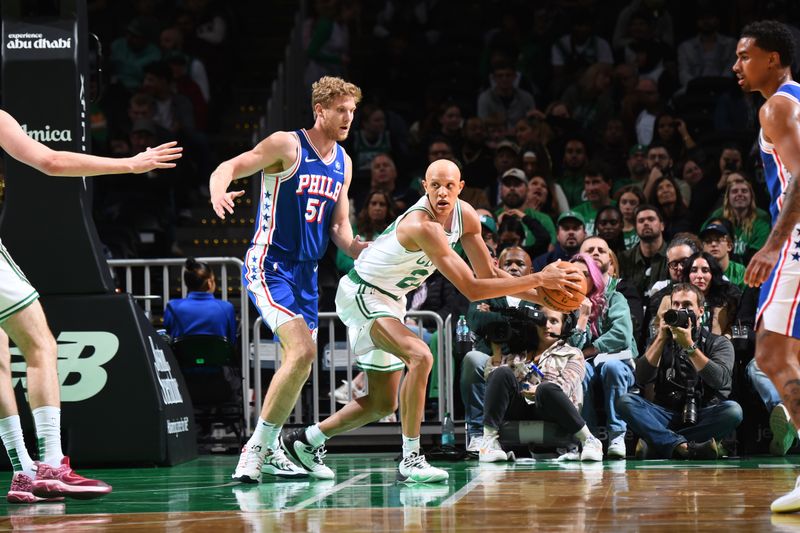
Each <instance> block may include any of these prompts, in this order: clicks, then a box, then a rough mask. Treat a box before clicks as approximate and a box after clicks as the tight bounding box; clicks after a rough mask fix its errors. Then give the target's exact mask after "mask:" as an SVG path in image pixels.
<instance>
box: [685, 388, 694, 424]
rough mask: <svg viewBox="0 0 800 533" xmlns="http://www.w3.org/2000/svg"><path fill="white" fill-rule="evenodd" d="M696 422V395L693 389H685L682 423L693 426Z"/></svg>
mask: <svg viewBox="0 0 800 533" xmlns="http://www.w3.org/2000/svg"><path fill="white" fill-rule="evenodd" d="M696 423H697V396H696V392H695V390H694V389H693V388H692V389H687V390H686V403H684V404H683V425H684V426H693V425H695V424H696Z"/></svg>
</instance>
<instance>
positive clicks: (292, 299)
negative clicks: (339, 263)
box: [242, 247, 319, 339]
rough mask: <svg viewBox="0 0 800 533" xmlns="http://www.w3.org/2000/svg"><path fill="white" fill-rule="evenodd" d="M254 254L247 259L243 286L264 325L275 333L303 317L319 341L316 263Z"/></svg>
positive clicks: (312, 334)
mask: <svg viewBox="0 0 800 533" xmlns="http://www.w3.org/2000/svg"><path fill="white" fill-rule="evenodd" d="M256 248H258V247H256ZM252 251H255V249H254V248H251V249H250V251H248V253H247V255H246V256H245V264H244V266H243V267H242V284H243V285H244V286H245V287H247V292H248V294H249V295H250V300H252V302H253V304H255V306H256V307H257V308H258V312H259V313H261V318H262V319H263V320H264V323H265V324H266V325H267V327H269V329H270V330H272V332H273V333H275V332H277V330H278V328H279V327H280V326H282V325H283V324H285V323H286V322H288V321H289V320H294V319H295V318H297V317H298V316H302V317H303V319H304V320H305V321H306V325H307V326H308V330H309V332H310V333H311V336H312V338H314V339H316V338H317V328H318V314H317V313H318V301H319V294H318V291H317V263H316V261H288V260H285V259H281V260H277V259H275V258H272V257H270V256H269V255H268V254H267V256H266V257H265V258H264V259H263V261H262V260H260V259H259V258H258V254H257V253H253V254H251V252H252ZM254 259H255V261H254Z"/></svg>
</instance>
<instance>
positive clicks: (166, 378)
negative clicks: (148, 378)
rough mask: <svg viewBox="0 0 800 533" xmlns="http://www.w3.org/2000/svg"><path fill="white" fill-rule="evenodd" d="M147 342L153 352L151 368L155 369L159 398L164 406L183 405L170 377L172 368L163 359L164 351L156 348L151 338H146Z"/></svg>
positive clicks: (175, 385) (164, 358) (181, 398)
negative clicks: (159, 390)
mask: <svg viewBox="0 0 800 533" xmlns="http://www.w3.org/2000/svg"><path fill="white" fill-rule="evenodd" d="M147 340H148V341H150V349H151V350H152V351H153V366H154V367H155V369H156V377H157V378H158V384H159V385H160V386H161V398H162V399H163V400H164V404H165V405H172V404H176V403H183V397H182V396H181V390H180V387H178V382H177V381H176V380H175V378H174V377H172V368H171V367H170V366H169V361H167V358H166V357H164V350H162V349H161V348H158V347H156V344H155V343H154V342H153V338H152V337H147Z"/></svg>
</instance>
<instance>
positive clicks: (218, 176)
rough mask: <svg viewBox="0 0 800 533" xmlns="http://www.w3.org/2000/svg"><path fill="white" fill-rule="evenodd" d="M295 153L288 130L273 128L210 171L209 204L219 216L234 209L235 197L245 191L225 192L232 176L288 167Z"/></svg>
mask: <svg viewBox="0 0 800 533" xmlns="http://www.w3.org/2000/svg"><path fill="white" fill-rule="evenodd" d="M297 157H298V144H297V139H296V137H294V135H292V134H291V133H289V132H287V131H276V132H275V133H273V134H272V135H270V136H269V137H267V138H266V139H264V140H263V141H261V142H260V143H258V144H257V145H256V146H255V147H253V149H252V150H248V151H247V152H244V153H242V154H239V155H237V156H236V157H234V158H231V159H228V160H227V161H223V162H222V163H220V164H219V166H218V167H217V168H216V169H215V170H214V172H212V173H211V178H210V179H209V182H208V190H209V192H210V194H211V207H212V208H213V209H214V212H215V213H216V214H217V216H218V217H219V218H222V219H224V218H225V212H226V211H227V212H228V213H231V214H232V213H233V205H234V202H233V201H234V199H236V198H238V197H239V196H241V195H243V194H244V191H234V192H227V191H228V186H229V185H230V184H231V182H232V181H233V180H238V179H240V178H244V177H246V176H251V175H253V174H255V173H256V172H259V171H260V170H262V169H263V170H266V171H267V172H270V173H278V172H282V171H284V170H286V169H287V168H290V167H291V166H292V165H293V164H294V162H295V160H296V159H297Z"/></svg>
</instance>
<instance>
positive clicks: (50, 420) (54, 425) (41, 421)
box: [31, 405, 64, 466]
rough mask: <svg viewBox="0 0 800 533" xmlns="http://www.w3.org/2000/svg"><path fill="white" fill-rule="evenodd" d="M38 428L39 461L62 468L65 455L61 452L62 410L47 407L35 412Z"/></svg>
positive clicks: (34, 419)
mask: <svg viewBox="0 0 800 533" xmlns="http://www.w3.org/2000/svg"><path fill="white" fill-rule="evenodd" d="M31 413H32V414H33V423H34V425H35V426H36V442H37V443H38V445H39V460H40V461H41V462H43V463H47V464H49V465H50V466H60V465H61V459H63V458H64V454H63V453H62V452H61V409H59V408H58V407H52V406H50V405H45V406H42V407H37V408H36V409H34V410H33V411H31Z"/></svg>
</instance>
